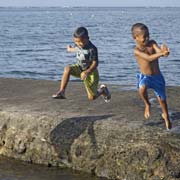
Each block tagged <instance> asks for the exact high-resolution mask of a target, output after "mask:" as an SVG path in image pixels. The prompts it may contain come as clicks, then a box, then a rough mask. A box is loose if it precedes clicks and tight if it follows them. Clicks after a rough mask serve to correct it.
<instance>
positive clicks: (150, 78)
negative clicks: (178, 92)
mask: <svg viewBox="0 0 180 180" xmlns="http://www.w3.org/2000/svg"><path fill="white" fill-rule="evenodd" d="M136 77H137V80H138V84H137V87H138V88H140V87H141V86H143V85H145V86H146V87H147V88H151V89H153V90H154V93H155V94H156V96H158V97H160V98H161V99H162V100H165V99H166V89H165V80H164V77H163V75H162V74H161V73H160V74H158V75H144V74H142V73H138V74H137V75H136Z"/></svg>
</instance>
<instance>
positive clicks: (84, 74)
mask: <svg viewBox="0 0 180 180" xmlns="http://www.w3.org/2000/svg"><path fill="white" fill-rule="evenodd" d="M87 76H88V72H87V71H83V72H82V73H81V80H85V79H86V78H87Z"/></svg>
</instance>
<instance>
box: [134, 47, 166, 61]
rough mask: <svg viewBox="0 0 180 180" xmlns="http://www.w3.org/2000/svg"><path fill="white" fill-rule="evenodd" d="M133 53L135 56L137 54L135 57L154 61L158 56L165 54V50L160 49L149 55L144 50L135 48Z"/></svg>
mask: <svg viewBox="0 0 180 180" xmlns="http://www.w3.org/2000/svg"><path fill="white" fill-rule="evenodd" d="M134 54H135V56H137V57H139V58H141V59H144V60H146V61H155V60H157V59H158V58H159V57H162V56H164V55H165V54H166V51H164V52H162V51H160V52H157V53H155V54H151V55H149V54H146V53H144V52H141V51H139V50H138V49H135V50H134Z"/></svg>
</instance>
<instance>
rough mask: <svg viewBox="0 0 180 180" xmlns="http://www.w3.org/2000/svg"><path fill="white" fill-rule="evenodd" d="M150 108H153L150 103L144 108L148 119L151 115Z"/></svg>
mask: <svg viewBox="0 0 180 180" xmlns="http://www.w3.org/2000/svg"><path fill="white" fill-rule="evenodd" d="M150 108H151V106H150V105H147V106H146V107H145V109H144V117H145V118H146V119H148V118H149V117H150Z"/></svg>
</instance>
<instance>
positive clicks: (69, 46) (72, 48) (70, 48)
mask: <svg viewBox="0 0 180 180" xmlns="http://www.w3.org/2000/svg"><path fill="white" fill-rule="evenodd" d="M67 51H68V52H76V48H75V47H72V46H71V45H67Z"/></svg>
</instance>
